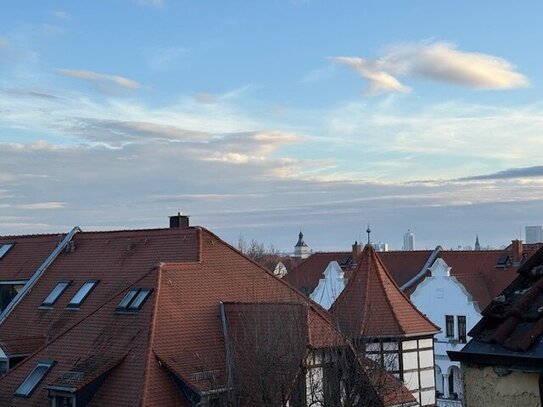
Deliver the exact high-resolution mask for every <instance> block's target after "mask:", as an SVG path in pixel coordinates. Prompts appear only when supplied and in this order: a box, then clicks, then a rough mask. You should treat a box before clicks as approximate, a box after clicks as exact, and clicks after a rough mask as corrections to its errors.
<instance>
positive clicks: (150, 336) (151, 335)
mask: <svg viewBox="0 0 543 407" xmlns="http://www.w3.org/2000/svg"><path fill="white" fill-rule="evenodd" d="M163 264H164V263H160V264H159V265H158V266H157V267H156V269H157V276H156V284H155V299H154V300H155V301H154V304H153V316H152V317H151V326H150V327H149V333H148V334H147V346H146V351H147V355H146V356H145V359H146V361H145V370H144V371H143V383H142V389H141V394H140V405H141V406H144V405H145V399H146V397H147V388H148V381H149V372H150V365H151V358H152V356H151V355H154V354H155V352H154V350H153V343H154V341H155V328H156V317H157V314H158V300H159V295H160V291H161V290H160V284H161V282H162V266H163Z"/></svg>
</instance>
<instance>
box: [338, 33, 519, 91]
mask: <svg viewBox="0 0 543 407" xmlns="http://www.w3.org/2000/svg"><path fill="white" fill-rule="evenodd" d="M332 60H333V61H336V62H340V63H343V64H346V65H348V66H350V67H351V68H353V69H354V70H356V71H357V72H358V73H359V74H360V75H361V76H362V77H363V78H365V79H366V80H367V81H368V82H369V91H368V93H367V94H369V95H376V94H379V93H384V92H407V91H409V88H408V87H407V86H405V85H402V84H401V83H400V81H399V79H398V77H401V76H407V77H420V78H423V79H429V80H434V81H437V82H443V83H450V84H456V85H461V86H466V87H468V88H471V89H477V90H492V89H514V88H520V87H525V86H528V85H529V80H528V78H526V77H525V76H524V75H522V74H521V73H519V72H517V71H516V69H515V67H514V66H513V65H512V64H511V63H510V62H509V61H507V60H506V59H503V58H500V57H497V56H494V55H489V54H484V53H479V52H467V51H461V50H458V49H457V47H456V46H455V45H454V44H451V43H447V42H433V43H418V44H399V45H394V46H391V47H389V48H388V49H387V50H386V51H385V53H384V55H383V56H381V57H380V58H379V59H377V60H375V61H368V60H366V59H363V58H358V57H333V58H332Z"/></svg>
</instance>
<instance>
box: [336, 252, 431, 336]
mask: <svg viewBox="0 0 543 407" xmlns="http://www.w3.org/2000/svg"><path fill="white" fill-rule="evenodd" d="M330 312H331V313H332V314H333V315H334V316H335V317H336V320H337V322H338V325H339V327H340V330H341V331H342V332H343V333H344V334H346V335H348V336H350V337H353V338H357V337H396V336H413V335H424V334H434V333H436V332H438V331H439V328H438V327H437V326H436V325H434V324H433V323H432V322H430V320H429V319H428V318H426V317H425V316H424V315H423V314H422V313H421V312H420V311H418V310H417V308H416V307H415V306H414V305H413V304H412V303H411V301H409V299H408V298H407V297H406V296H405V294H404V293H403V292H402V291H401V290H400V288H399V287H398V285H397V284H396V283H395V282H394V279H393V278H392V277H391V275H390V274H389V273H388V271H387V270H386V268H385V266H384V264H383V262H382V261H381V259H380V258H379V256H378V255H377V253H376V252H375V250H374V249H373V247H371V245H366V246H365V248H364V251H363V252H362V255H361V257H360V258H359V260H358V267H357V268H356V270H355V271H354V273H353V274H352V276H351V278H350V279H349V282H348V283H347V286H346V287H345V289H344V290H343V292H342V293H341V295H340V296H339V297H338V299H337V300H336V302H335V303H334V304H333V305H332V308H331V309H330Z"/></svg>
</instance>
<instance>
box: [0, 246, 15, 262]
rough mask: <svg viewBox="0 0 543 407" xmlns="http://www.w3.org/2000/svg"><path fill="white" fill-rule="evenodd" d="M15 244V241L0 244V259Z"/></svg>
mask: <svg viewBox="0 0 543 407" xmlns="http://www.w3.org/2000/svg"><path fill="white" fill-rule="evenodd" d="M13 246H15V243H5V244H3V245H1V246H0V259H1V258H2V257H4V256H5V255H6V253H7V252H9V251H10V250H11V248H12V247H13Z"/></svg>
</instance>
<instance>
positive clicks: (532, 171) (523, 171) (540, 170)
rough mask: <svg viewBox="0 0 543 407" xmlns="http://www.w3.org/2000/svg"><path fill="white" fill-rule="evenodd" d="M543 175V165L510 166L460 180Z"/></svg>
mask: <svg viewBox="0 0 543 407" xmlns="http://www.w3.org/2000/svg"><path fill="white" fill-rule="evenodd" d="M532 177H543V165H536V166H534V167H524V168H510V169H507V170H504V171H498V172H495V173H493V174H485V175H476V176H473V177H464V178H460V179H459V180H460V181H478V180H481V181H484V180H500V179H510V178H532Z"/></svg>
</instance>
